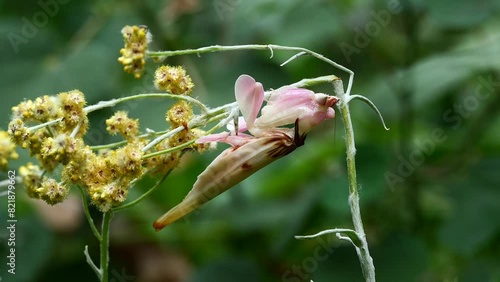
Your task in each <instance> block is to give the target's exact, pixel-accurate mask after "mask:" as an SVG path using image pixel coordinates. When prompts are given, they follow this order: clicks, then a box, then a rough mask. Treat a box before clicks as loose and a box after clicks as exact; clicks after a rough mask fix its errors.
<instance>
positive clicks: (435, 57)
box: [0, 0, 500, 282]
mask: <svg viewBox="0 0 500 282" xmlns="http://www.w3.org/2000/svg"><path fill="white" fill-rule="evenodd" d="M40 3H42V4H43V3H52V4H51V5H52V6H50V7H49V9H48V10H46V11H45V10H44V8H43V6H44V5H41V4H40ZM54 3H55V5H54ZM47 5H48V4H47ZM499 8H500V1H498V0H482V1H473V0H454V1H452V0H445V1H444V0H443V1H431V0H426V1H424V0H420V1H418V0H413V1H368V0H357V1H356V0H342V1H332V0H330V1H327V0H311V1H301V0H288V1H272V0H255V1H241V0H208V1H201V0H184V1H183V0H178V1H167V0H164V1H155V0H149V1H71V0H70V1H68V0H64V1H63V0H59V1H58V2H55V0H53V1H44V0H42V1H41V2H37V1H5V0H4V1H0V30H1V43H0V44H1V45H0V61H1V70H0V72H1V75H0V85H1V87H2V89H1V94H0V95H1V103H0V113H1V116H0V128H3V129H6V127H7V124H8V122H9V116H10V108H11V107H12V106H14V105H16V104H18V103H19V102H20V101H22V100H23V99H25V98H26V99H34V98H35V97H38V96H41V95H45V94H48V95H55V94H57V93H59V92H62V91H67V90H71V89H75V88H77V89H80V90H81V91H82V92H84V93H85V95H86V98H87V102H88V104H94V103H97V102H98V101H101V100H109V99H112V98H115V97H122V96H128V95H132V94H137V93H140V92H146V91H154V87H153V84H152V79H151V77H152V74H153V72H154V69H155V67H156V66H158V64H155V63H153V62H152V61H151V60H149V61H148V62H147V70H146V73H145V76H144V78H143V79H142V80H136V79H134V78H133V77H132V76H131V75H128V74H125V73H124V72H123V71H122V66H121V65H120V64H119V63H118V62H117V58H118V57H119V49H120V48H122V45H123V40H122V37H121V34H120V30H121V28H122V27H123V26H124V25H127V24H128V25H132V24H145V25H147V26H148V27H149V28H150V30H151V32H152V33H153V35H154V41H153V44H152V45H151V48H150V49H152V50H176V49H185V48H196V47H202V46H207V45H213V44H221V45H234V44H248V43H258V44H266V43H273V44H281V45H292V46H300V47H306V48H310V49H311V50H314V51H316V52H319V53H321V54H323V55H325V56H326V57H329V58H331V59H333V60H335V61H336V62H338V63H340V64H343V65H344V66H346V67H348V68H350V69H351V70H353V71H354V72H355V73H356V76H355V81H354V87H353V93H360V94H363V95H365V96H367V97H369V98H370V99H372V101H373V102H374V103H375V104H376V105H377V106H378V107H379V108H380V110H381V112H382V113H383V115H384V117H385V119H386V122H387V124H388V126H389V127H390V128H391V129H390V131H385V130H384V129H383V127H382V126H381V124H380V122H379V120H378V118H377V117H376V115H375V113H374V112H373V111H372V110H370V108H369V107H367V106H366V105H363V104H362V103H357V102H355V103H352V116H353V119H354V129H355V133H356V136H355V137H356V141H357V149H358V150H357V155H356V156H357V165H358V175H359V183H360V187H361V204H362V206H361V208H362V210H361V212H362V215H363V220H364V224H365V229H366V233H367V237H368V241H369V245H370V248H371V252H372V256H373V259H374V262H375V267H376V272H377V278H378V280H379V281H443V282H445V281H450V282H451V281H500V189H499V188H500V174H499V168H500V146H499V145H500V141H499V140H500V139H499V138H500V129H499V127H500V119H499V115H498V111H497V108H498V107H499V106H500V95H499V87H500V76H499V72H498V71H499V69H500V35H499V33H498V30H499V29H500V18H499V17H498V10H499ZM44 15H45V16H44ZM33 23H36V24H37V26H34V29H33V28H31V29H30V28H29V27H28V26H29V25H30V24H33ZM12 42H14V43H12ZM291 55H292V53H282V52H275V54H274V57H273V58H269V56H270V54H269V52H262V51H239V52H230V53H216V54H204V55H202V56H199V57H197V56H194V55H192V56H184V57H175V58H171V59H168V61H167V62H166V63H168V64H180V65H183V66H185V67H186V69H187V71H188V73H189V74H190V75H191V76H192V78H193V80H194V82H195V84H196V89H195V91H194V94H193V95H194V96H196V97H199V99H200V100H202V101H204V102H206V104H207V105H209V106H212V107H215V106H218V105H222V104H223V103H226V102H231V101H233V100H234V96H233V95H234V94H233V90H232V89H233V84H234V81H235V80H236V78H237V77H238V76H239V75H240V74H242V73H247V74H250V75H252V76H253V77H255V78H256V80H257V81H260V82H262V83H263V84H264V87H265V88H266V89H269V88H278V87H280V86H281V85H285V84H290V83H293V82H295V81H298V80H300V79H302V78H309V77H316V76H321V75H329V74H335V75H338V76H340V77H342V78H343V79H344V82H346V81H347V76H346V75H345V73H342V72H340V71H339V70H336V69H333V68H332V67H330V66H329V65H326V64H324V63H322V62H320V61H318V60H315V59H313V58H311V57H302V58H300V59H297V60H295V61H293V62H292V63H290V64H288V65H286V66H285V67H280V66H279V64H280V63H282V62H283V61H284V60H286V59H287V58H288V57H289V56H291ZM345 84H346V83H345ZM313 90H316V91H318V92H325V93H332V89H331V87H330V86H328V85H323V86H318V87H317V88H314V89H313ZM170 105H171V101H164V100H161V101H160V100H145V101H140V102H134V103H129V104H126V105H121V106H120V107H118V109H124V110H127V111H129V114H130V116H131V117H134V118H139V119H140V122H141V128H142V130H143V131H144V130H145V129H146V128H152V129H155V130H163V129H165V128H166V127H168V124H167V123H166V122H165V118H164V113H165V111H166V109H168V107H169V106H170ZM111 114H112V110H102V111H99V112H97V113H93V114H92V115H91V116H90V119H91V122H92V124H91V129H90V131H89V134H88V136H87V139H86V140H87V141H88V142H89V143H91V144H102V143H108V142H111V141H114V140H115V139H116V138H115V139H114V138H111V137H109V136H108V134H107V133H106V132H105V126H104V120H105V119H106V118H107V117H109V116H110V115H111ZM222 147H223V146H219V148H218V150H217V151H211V152H208V153H206V154H204V155H199V154H197V153H192V154H187V155H185V156H184V159H183V163H182V167H181V168H179V169H177V170H176V171H175V172H174V173H173V174H172V175H171V176H170V177H169V178H167V180H166V181H165V183H164V184H163V185H162V187H161V189H159V190H158V191H157V192H155V193H154V195H152V196H150V197H149V198H147V199H146V200H145V201H143V202H142V203H141V204H140V205H138V206H136V207H133V208H131V209H129V210H126V211H123V212H120V213H117V214H116V215H115V217H114V220H113V222H112V229H111V247H110V252H111V253H110V255H111V267H110V269H111V272H110V277H111V280H110V281H146V282H152V281H309V280H310V279H313V280H314V281H316V282H320V281H362V279H363V278H362V275H361V269H360V267H359V262H358V260H357V256H356V254H355V250H354V249H353V248H352V247H351V246H349V245H348V244H346V243H344V242H340V241H338V240H337V239H336V238H335V237H334V236H330V237H328V236H326V237H322V238H320V239H317V240H310V241H298V240H295V239H294V238H293V236H294V235H299V234H310V233H315V232H317V231H320V230H323V229H328V228H333V227H351V226H352V223H351V220H350V213H349V206H348V204H347V195H348V194H347V193H348V189H347V179H346V169H345V144H344V139H343V127H342V123H341V121H340V120H334V121H328V122H325V123H324V124H322V125H321V126H319V127H318V128H316V129H315V130H313V131H312V132H311V133H310V134H309V136H308V139H307V141H306V146H303V147H301V148H300V149H298V150H296V151H295V152H293V154H291V155H289V156H287V157H285V158H284V159H282V160H279V161H277V162H275V163H273V164H271V165H270V166H268V167H266V168H265V169H263V170H262V171H259V172H258V173H256V174H255V175H254V176H252V177H250V178H249V179H247V180H245V181H244V182H243V183H241V184H239V185H238V186H237V187H236V188H235V189H232V190H230V191H229V192H228V193H225V194H224V195H222V196H221V197H218V198H216V199H215V200H213V201H211V202H210V203H209V204H207V205H206V206H205V207H204V208H203V209H202V210H201V211H200V212H199V213H196V214H194V215H191V216H190V217H189V218H188V220H181V221H179V222H178V223H175V224H173V225H171V226H169V227H168V228H166V229H165V230H163V231H161V232H159V233H156V232H154V231H153V228H152V222H153V221H154V220H155V219H156V218H157V217H158V216H159V215H161V214H162V213H163V212H164V211H166V210H167V209H169V208H171V207H173V206H174V205H175V204H176V203H178V202H180V201H181V200H182V198H183V197H184V195H185V194H186V193H187V191H189V189H190V188H191V185H192V184H193V183H194V181H195V179H196V176H197V175H198V174H199V173H200V172H201V171H203V168H204V167H206V166H207V165H208V164H209V163H210V161H211V160H212V159H213V158H214V157H215V156H217V154H218V153H219V152H221V151H222V149H223V148H222ZM18 152H19V153H20V155H21V158H20V159H19V160H18V161H15V162H12V163H10V165H9V167H10V169H17V168H18V167H19V166H20V165H22V164H24V163H26V162H27V161H28V160H29V157H28V156H27V154H26V152H21V150H18ZM0 175H1V176H2V178H1V179H6V178H7V174H6V173H4V172H1V173H0ZM153 183H154V179H152V178H149V179H145V180H144V181H142V182H141V185H140V187H136V188H134V190H133V191H131V193H130V196H129V197H130V198H132V197H136V196H138V195H140V194H141V193H142V192H144V191H146V190H147V189H148V188H149V187H151V186H152V185H153ZM17 192H18V193H17V219H18V223H17V229H16V242H17V245H16V258H17V265H16V275H15V276H12V275H10V274H6V273H5V268H6V264H5V263H6V260H7V259H6V257H5V256H6V254H7V244H6V241H5V239H6V236H7V233H6V229H5V225H6V221H5V220H4V219H5V216H6V201H7V200H6V198H5V197H4V198H0V202H1V204H0V215H1V220H2V222H0V227H1V229H0V242H1V244H0V252H1V254H2V255H1V256H0V262H1V263H0V265H1V267H0V271H1V273H0V275H1V277H2V280H1V281H19V282H21V281H95V280H96V279H95V275H94V273H93V272H92V271H91V270H90V268H89V267H88V266H87V264H86V262H85V259H84V256H83V249H84V247H85V245H89V251H90V253H91V256H92V257H94V258H95V260H97V256H98V245H97V242H96V240H95V238H94V237H93V235H92V233H91V231H90V229H89V227H88V225H87V223H86V221H85V220H84V217H83V215H82V211H81V201H80V199H79V198H78V194H77V193H76V192H77V191H76V189H74V191H73V195H72V196H71V197H70V198H69V199H68V200H67V201H66V202H65V203H64V204H62V205H58V206H54V207H48V206H46V205H45V204H44V203H41V202H39V201H33V200H30V199H27V197H26V196H25V195H24V194H23V189H22V187H21V186H20V185H18V189H17ZM92 213H93V215H94V216H95V218H96V220H97V221H99V213H98V212H96V211H95V210H93V211H92ZM113 279H114V280H113Z"/></svg>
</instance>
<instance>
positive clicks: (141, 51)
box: [118, 25, 152, 78]
mask: <svg viewBox="0 0 500 282" xmlns="http://www.w3.org/2000/svg"><path fill="white" fill-rule="evenodd" d="M122 35H123V40H124V41H125V47H124V48H122V49H120V54H121V57H120V58H118V62H120V63H121V64H122V65H123V70H124V71H125V72H127V73H130V74H133V75H134V77H135V78H140V77H141V75H142V72H143V70H144V66H145V65H146V60H145V56H146V50H147V48H148V44H149V43H150V42H151V39H152V36H151V33H149V31H148V29H147V27H145V26H135V25H134V26H128V25H127V26H125V27H124V28H123V29H122Z"/></svg>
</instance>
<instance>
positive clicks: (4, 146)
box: [0, 130, 19, 170]
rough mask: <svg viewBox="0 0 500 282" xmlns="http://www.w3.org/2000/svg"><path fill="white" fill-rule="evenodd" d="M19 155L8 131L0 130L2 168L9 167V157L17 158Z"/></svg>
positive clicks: (0, 167) (0, 160) (0, 166)
mask: <svg viewBox="0 0 500 282" xmlns="http://www.w3.org/2000/svg"><path fill="white" fill-rule="evenodd" d="M18 157H19V155H18V154H17V153H16V144H14V143H12V141H11V140H10V137H9V134H8V133H7V131H4V130H0V169H2V170H5V169H7V165H8V164H9V159H12V160H15V159H17V158H18Z"/></svg>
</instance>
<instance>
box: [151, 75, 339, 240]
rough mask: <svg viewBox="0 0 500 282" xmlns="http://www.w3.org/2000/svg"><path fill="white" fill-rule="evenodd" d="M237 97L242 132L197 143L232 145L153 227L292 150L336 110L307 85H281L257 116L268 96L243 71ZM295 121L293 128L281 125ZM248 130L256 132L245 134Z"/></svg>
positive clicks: (331, 100)
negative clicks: (295, 86)
mask: <svg viewBox="0 0 500 282" xmlns="http://www.w3.org/2000/svg"><path fill="white" fill-rule="evenodd" d="M235 93H236V101H237V103H238V106H239V108H240V111H241V113H242V115H243V118H244V120H242V121H240V122H239V123H238V132H235V131H234V126H228V128H230V129H233V130H232V132H223V133H218V134H213V135H209V136H205V137H202V138H200V139H199V140H197V142H199V143H205V142H213V141H217V142H224V143H228V144H230V145H231V148H228V149H226V150H225V151H223V152H222V153H221V154H220V155H219V156H218V157H217V158H215V159H214V160H213V161H212V163H211V164H210V165H209V166H208V167H207V168H206V169H205V170H204V171H203V172H202V173H201V174H200V175H199V176H198V178H197V180H196V182H195V183H194V185H193V188H192V189H191V191H190V192H189V193H188V194H187V196H186V197H185V198H184V200H183V201H182V202H181V203H180V204H178V205H177V206H175V207H174V208H172V209H171V210H169V211H168V212H167V213H165V214H164V215H162V216H161V217H160V218H159V219H157V220H156V221H155V222H154V224H153V226H154V228H155V229H156V230H157V231H158V230H161V229H162V228H164V227H165V226H167V225H168V224H170V223H172V222H174V221H176V220H178V219H180V218H182V217H183V216H185V215H187V214H188V213H190V212H192V211H194V210H195V209H197V208H198V207H200V206H201V205H203V204H205V203H206V202H208V201H209V200H211V199H213V198H214V197H216V196H218V195H220V194H221V193H223V192H224V191H226V190H228V189H230V188H231V187H233V186H234V185H236V184H238V183H239V182H241V181H243V180H244V179H246V178H247V177H249V176H250V175H252V174H253V173H255V172H256V171H258V170H259V169H261V168H263V167H265V166H266V165H268V164H270V163H272V162H273V161H275V160H277V159H279V158H281V157H283V156H286V155H288V154H289V153H291V152H292V151H293V150H295V149H296V148H297V147H299V146H302V145H303V144H304V140H305V136H306V133H307V132H308V131H309V130H310V129H311V128H312V127H314V126H316V125H317V124H319V123H321V122H322V121H323V120H325V119H331V118H333V117H334V116H335V112H334V111H333V109H332V108H331V107H332V106H333V105H334V104H335V103H336V102H337V99H336V98H335V97H331V96H327V95H325V94H314V92H312V91H310V90H306V89H299V88H291V87H286V88H285V87H283V88H280V89H277V90H275V91H274V92H273V93H272V94H271V97H270V98H269V100H268V101H267V105H266V106H265V107H264V108H263V109H262V115H261V117H259V118H257V115H258V112H259V109H260V107H261V105H262V103H263V100H264V89H263V87H262V84H260V83H258V82H256V81H255V80H254V79H253V78H252V77H250V76H248V75H242V76H240V77H239V78H238V80H237V81H236V84H235ZM289 124H294V125H295V127H294V128H293V129H290V128H280V127H279V126H284V125H289ZM245 130H248V131H249V132H250V133H252V134H253V136H252V135H249V134H245V133H243V131H245Z"/></svg>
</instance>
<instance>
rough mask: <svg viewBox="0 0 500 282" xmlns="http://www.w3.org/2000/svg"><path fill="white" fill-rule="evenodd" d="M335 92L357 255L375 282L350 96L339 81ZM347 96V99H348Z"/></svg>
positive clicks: (369, 280)
mask: <svg viewBox="0 0 500 282" xmlns="http://www.w3.org/2000/svg"><path fill="white" fill-rule="evenodd" d="M333 86H334V92H335V95H336V96H337V97H340V102H339V104H338V108H339V110H340V115H341V116H342V121H343V122H344V128H345V140H346V154H347V172H348V179H349V206H350V207H351V216H352V222H353V225H354V230H355V231H356V233H357V235H358V238H359V240H360V242H359V245H357V246H356V245H355V248H356V253H357V254H358V258H359V262H360V264H361V269H362V271H363V276H364V277H365V280H366V281H367V282H374V281H375V266H374V265H373V259H372V257H371V256H370V251H369V249H368V242H367V241H366V235H365V231H364V228H363V221H362V220H361V211H360V208H359V193H358V183H357V177H356V161H355V155H356V146H355V141H354V129H353V126H352V121H351V114H350V112H349V104H348V101H349V97H348V96H349V94H346V93H344V89H343V86H342V81H341V80H337V81H334V82H333ZM346 96H347V97H346Z"/></svg>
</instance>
